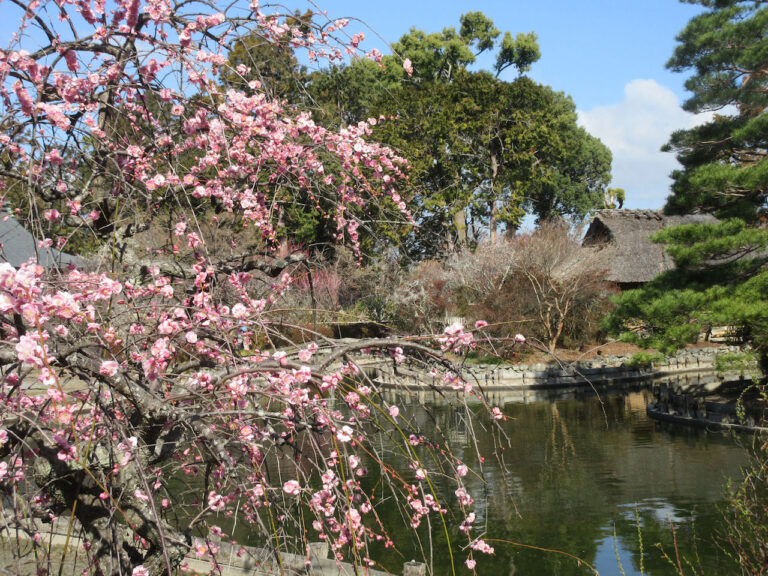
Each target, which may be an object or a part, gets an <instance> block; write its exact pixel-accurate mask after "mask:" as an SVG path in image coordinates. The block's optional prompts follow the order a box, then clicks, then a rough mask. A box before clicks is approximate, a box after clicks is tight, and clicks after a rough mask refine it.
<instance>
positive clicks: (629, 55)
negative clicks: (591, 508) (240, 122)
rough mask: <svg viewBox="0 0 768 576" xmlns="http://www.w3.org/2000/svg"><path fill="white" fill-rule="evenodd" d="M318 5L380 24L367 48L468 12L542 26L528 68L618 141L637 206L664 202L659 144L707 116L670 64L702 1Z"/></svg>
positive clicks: (665, 160) (345, 1) (511, 27)
mask: <svg viewBox="0 0 768 576" xmlns="http://www.w3.org/2000/svg"><path fill="white" fill-rule="evenodd" d="M317 3H318V6H321V7H322V8H323V9H325V10H327V11H328V15H329V16H330V17H342V16H348V17H356V18H359V19H360V20H362V21H363V22H365V24H367V25H368V26H370V28H371V29H372V30H373V31H366V36H367V39H366V42H365V46H364V47H368V48H372V47H377V48H379V49H381V50H382V51H384V49H385V46H383V45H382V43H381V42H380V41H379V40H378V39H377V38H376V36H375V34H374V32H375V33H376V34H378V35H379V36H381V37H382V38H384V39H386V40H387V41H388V42H393V41H396V40H397V39H398V38H399V37H400V36H401V35H402V34H404V33H406V32H407V31H408V29H409V28H411V27H414V26H415V27H417V28H420V29H423V30H425V31H427V32H436V31H438V30H441V29H442V28H444V27H446V26H457V27H458V22H459V17H460V15H461V14H463V13H464V12H469V11H473V10H479V11H481V12H483V13H485V15H486V16H489V17H490V18H491V19H493V21H494V22H495V24H496V27H497V28H499V29H500V30H501V31H502V32H504V31H507V30H508V31H510V32H511V33H512V34H513V35H515V34H516V33H518V32H530V31H534V32H536V33H537V34H538V37H539V45H540V47H541V54H542V56H541V59H540V60H539V61H538V62H537V63H536V64H534V66H533V69H532V70H531V72H530V74H529V76H531V77H532V78H533V79H535V80H537V81H538V82H541V83H543V84H548V85H550V86H552V87H553V88H554V89H556V90H560V91H563V92H565V93H567V94H570V95H571V96H572V97H573V100H574V102H575V103H576V106H577V108H578V110H579V117H580V121H581V123H582V125H584V126H585V127H586V128H587V129H588V130H589V131H590V132H591V133H592V134H594V135H595V136H597V137H599V138H601V139H602V140H603V142H604V143H605V144H606V145H608V146H609V147H610V148H611V150H612V152H613V154H614V166H613V174H614V179H613V183H612V186H615V187H621V188H624V189H625V190H626V192H627V204H626V206H627V207H630V208H660V207H661V206H662V205H663V204H664V199H665V197H666V196H667V193H668V190H669V183H670V180H669V178H668V174H669V172H670V171H671V170H673V169H674V168H675V166H676V161H675V160H674V157H673V156H672V155H671V154H664V153H662V152H660V151H659V148H660V146H661V145H662V144H664V143H665V142H666V141H667V138H668V136H669V134H670V133H671V132H672V131H673V130H677V129H682V128H688V127H690V126H692V125H694V124H695V123H697V122H701V121H702V120H703V118H695V117H693V116H692V115H691V114H688V113H686V112H684V111H683V110H682V109H681V108H680V103H681V102H682V101H683V100H684V98H685V89H684V87H683V83H684V82H685V76H684V75H683V74H675V73H672V72H670V71H668V70H666V68H665V63H666V62H667V60H668V59H669V58H670V56H671V55H672V52H673V50H674V47H675V36H676V35H677V34H678V32H680V31H681V30H682V29H683V28H684V27H685V25H686V23H687V22H688V21H689V20H690V19H691V18H692V17H693V16H695V15H696V14H698V13H699V12H700V10H701V9H700V8H699V7H698V6H694V5H691V4H684V3H681V2H678V1H677V0H639V1H638V0H633V1H632V0H539V1H538V2H531V1H530V0H528V1H522V0H475V1H473V2H466V1H463V2H462V1H458V0H387V1H385V2H363V1H360V0H317ZM355 26H358V24H357V23H356V24H355V25H352V26H351V27H350V30H351V31H356V28H355ZM359 26H362V25H359ZM507 73H508V74H509V76H508V77H509V78H511V77H512V76H513V74H514V72H513V71H512V70H509V71H508V72H507Z"/></svg>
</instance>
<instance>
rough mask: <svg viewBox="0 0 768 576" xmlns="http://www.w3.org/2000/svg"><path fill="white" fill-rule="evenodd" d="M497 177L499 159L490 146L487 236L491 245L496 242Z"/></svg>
mask: <svg viewBox="0 0 768 576" xmlns="http://www.w3.org/2000/svg"><path fill="white" fill-rule="evenodd" d="M498 175H499V157H498V156H497V155H496V151H495V149H494V147H493V146H491V199H490V201H489V203H488V204H489V206H488V207H489V208H490V216H489V218H488V235H489V237H490V241H491V243H493V242H496V238H497V232H496V227H497V226H498V223H497V217H498V212H499V209H498V207H497V206H496V177H497V176H498Z"/></svg>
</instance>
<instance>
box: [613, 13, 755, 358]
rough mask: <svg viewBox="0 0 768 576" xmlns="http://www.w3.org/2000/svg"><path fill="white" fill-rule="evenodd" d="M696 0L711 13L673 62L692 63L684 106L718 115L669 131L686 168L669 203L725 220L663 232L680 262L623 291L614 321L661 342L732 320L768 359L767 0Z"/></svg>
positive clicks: (688, 33)
mask: <svg viewBox="0 0 768 576" xmlns="http://www.w3.org/2000/svg"><path fill="white" fill-rule="evenodd" d="M689 2H690V3H696V4H700V5H702V6H704V7H705V8H707V11H705V12H704V13H702V14H700V15H699V16H696V17H695V18H693V19H692V20H691V21H690V22H689V23H688V25H687V26H686V28H685V29H684V30H683V31H682V32H681V33H680V35H679V36H678V41H679V45H678V46H677V48H676V50H675V53H674V55H673V57H672V59H671V60H670V61H669V63H668V67H669V68H670V69H672V70H675V71H693V75H692V76H691V77H690V78H689V79H688V81H687V82H686V87H687V88H688V90H690V92H691V94H692V95H691V97H690V98H689V99H688V100H687V101H686V102H685V106H684V107H685V109H686V110H688V111H690V112H705V111H714V112H715V113H716V114H715V116H714V118H713V119H712V120H711V121H710V122H707V123H706V124H704V125H702V126H699V127H696V128H693V129H691V130H684V131H679V132H676V133H675V134H673V135H672V138H671V140H670V142H669V144H668V145H667V147H666V149H667V150H672V151H674V152H676V154H677V158H678V160H679V161H680V163H681V164H682V169H681V170H678V171H676V172H675V173H674V174H673V180H674V183H673V188H672V194H671V195H670V197H669V198H668V200H667V205H666V208H665V210H666V211H667V212H669V213H685V212H693V211H700V212H709V213H713V214H714V215H716V216H718V217H719V218H721V219H722V222H721V223H719V224H706V225H689V226H681V227H678V228H674V229H670V230H665V231H663V232H661V233H659V234H657V236H656V237H655V241H658V242H663V243H665V244H667V250H668V252H669V253H670V254H671V255H672V257H673V258H674V260H675V263H676V264H677V269H676V270H674V271H672V272H667V273H665V274H662V275H660V276H658V277H657V278H656V279H655V280H653V281H652V282H651V283H649V284H648V285H646V286H645V287H643V288H641V289H639V290H634V291H630V292H627V293H625V294H623V295H622V296H621V298H620V299H619V301H618V308H617V309H616V311H615V313H614V314H613V315H612V316H611V318H610V319H609V320H608V325H609V327H610V328H611V329H612V330H614V331H616V332H620V331H622V330H624V329H626V327H627V326H631V325H634V326H637V325H638V324H641V325H642V330H640V331H637V332H634V333H631V334H629V333H625V337H626V338H628V339H632V340H635V341H637V342H640V343H642V344H646V345H650V346H655V347H659V348H662V349H672V348H676V347H680V346H682V345H684V344H685V343H686V342H691V341H695V340H696V338H698V336H699V334H700V333H701V331H702V330H703V329H706V328H707V327H708V326H712V325H726V326H731V327H733V328H734V329H736V330H738V331H739V332H740V333H741V334H742V335H743V337H744V338H745V339H746V340H747V341H748V342H750V343H751V344H753V345H754V346H755V348H756V349H757V351H758V352H759V355H760V357H761V360H762V361H763V363H764V365H768V362H766V361H768V270H767V269H766V263H767V262H768V229H766V228H765V221H766V220H765V218H766V208H767V206H766V200H767V199H768V160H766V154H768V145H767V144H768V143H767V142H766V138H767V137H768V115H767V114H766V105H767V104H768V86H767V83H768V72H767V70H768V38H766V35H765V31H766V29H767V28H768V2H765V1H753V0H751V1H745V0H689Z"/></svg>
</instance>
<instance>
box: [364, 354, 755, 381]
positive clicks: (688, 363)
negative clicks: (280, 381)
mask: <svg viewBox="0 0 768 576" xmlns="http://www.w3.org/2000/svg"><path fill="white" fill-rule="evenodd" d="M738 351H739V349H738V348H736V347H722V348H712V347H710V348H693V349H689V350H685V351H683V352H681V353H679V354H678V355H676V356H673V357H669V358H666V359H665V360H663V361H661V362H652V363H648V364H643V365H633V364H632V363H631V359H632V357H631V356H605V357H600V358H598V359H591V360H585V361H576V362H571V363H556V362H553V363H549V364H516V365H483V364H467V363H465V364H458V370H459V371H460V373H461V376H462V377H463V378H464V379H465V380H466V381H467V382H470V383H475V384H479V385H481V386H482V387H483V388H485V389H486V390H487V391H494V390H497V391H503V390H537V389H539V390H544V389H557V388H572V387H580V386H601V387H605V386H616V385H621V384H624V383H633V382H638V381H641V380H648V379H654V378H663V377H666V376H678V375H684V374H692V373H710V374H712V373H714V372H715V371H716V366H715V358H716V357H717V356H718V355H720V354H729V353H734V352H738ZM366 369H370V370H371V372H373V373H372V374H370V375H371V376H373V377H374V378H375V380H376V381H377V382H378V383H379V384H380V385H381V386H383V387H389V388H399V389H413V390H418V389H424V388H425V387H427V388H432V389H450V386H449V385H446V384H445V383H444V382H443V380H442V378H441V377H439V376H431V375H429V374H428V373H426V372H424V371H423V370H419V369H415V368H413V367H411V366H402V365H401V366H397V365H395V364H394V363H393V362H391V361H390V362H380V363H377V364H376V365H375V366H366ZM748 376H749V375H748V374H746V373H738V372H737V373H729V374H728V377H729V378H735V379H738V378H746V377H748Z"/></svg>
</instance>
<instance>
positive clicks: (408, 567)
mask: <svg viewBox="0 0 768 576" xmlns="http://www.w3.org/2000/svg"><path fill="white" fill-rule="evenodd" d="M403 576H427V565H426V564H422V563H421V562H416V561H415V560H411V561H410V562H406V563H405V564H403Z"/></svg>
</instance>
